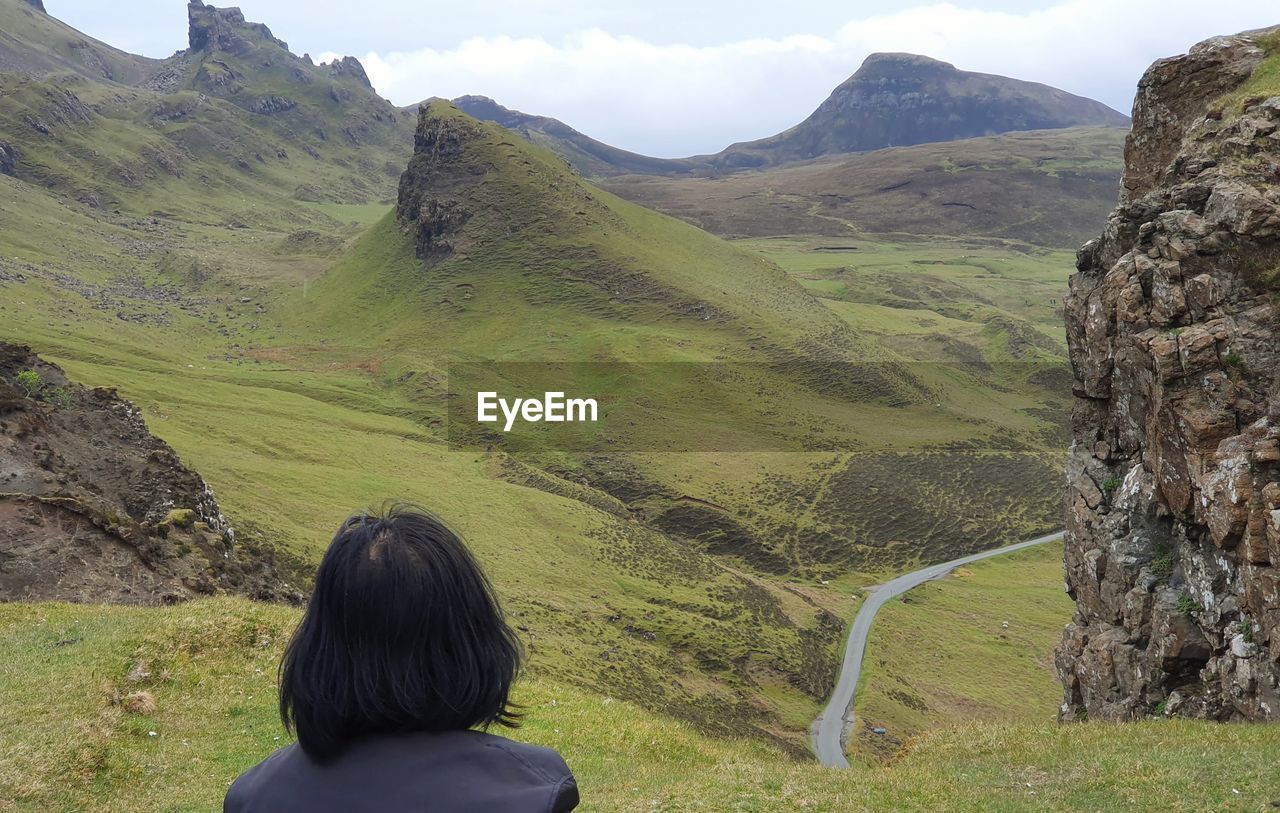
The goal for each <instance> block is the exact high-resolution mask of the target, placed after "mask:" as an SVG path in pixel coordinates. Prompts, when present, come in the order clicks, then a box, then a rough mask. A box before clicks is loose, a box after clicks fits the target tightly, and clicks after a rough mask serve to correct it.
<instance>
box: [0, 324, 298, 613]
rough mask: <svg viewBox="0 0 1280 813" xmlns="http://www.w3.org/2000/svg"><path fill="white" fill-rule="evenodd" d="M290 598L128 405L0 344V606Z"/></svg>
mask: <svg viewBox="0 0 1280 813" xmlns="http://www.w3.org/2000/svg"><path fill="white" fill-rule="evenodd" d="M216 592H233V593H239V594H242V595H247V596H250V597H253V598H258V599H264V600H277V601H279V600H286V601H297V600H300V599H301V594H300V593H299V591H297V590H296V589H294V588H292V587H291V586H290V585H288V584H287V583H286V582H285V581H284V579H283V578H281V576H280V575H279V568H278V567H277V562H276V559H275V556H274V555H273V554H272V553H271V552H269V551H267V550H262V549H258V548H256V547H249V546H246V545H242V544H238V543H237V541H236V538H235V532H234V530H233V529H232V526H231V524H230V523H229V522H228V520H227V518H226V517H225V516H223V514H222V512H221V510H220V509H219V507H218V503H217V500H216V499H215V498H214V495H213V491H212V490H211V489H210V488H209V486H208V484H206V483H205V482H204V480H203V479H201V478H200V476H199V475H198V474H196V473H195V472H193V471H191V470H190V469H188V468H187V467H186V466H184V465H183V464H182V461H181V460H179V459H178V456H177V455H176V454H175V453H174V451H173V450H172V449H171V448H169V446H168V444H166V443H165V442H164V441H162V440H160V439H159V438H157V437H155V436H154V435H152V434H151V433H150V432H149V431H148V430H147V427H146V424H145V423H144V422H143V420H142V416H141V414H140V413H139V411H138V410H137V408H136V407H134V406H133V405H132V404H131V403H129V402H128V401H125V400H122V399H121V398H119V397H117V396H116V393H115V391H114V390H110V389H103V388H99V389H92V390H90V389H86V388H84V387H81V386H79V385H77V384H75V383H73V382H71V381H69V380H68V379H67V377H66V375H64V374H63V372H62V370H61V369H59V368H58V367H57V366H55V365H53V364H49V363H47V362H44V361H42V360H41V359H40V358H38V357H37V356H36V355H35V354H34V353H32V352H31V351H30V350H29V349H27V348H25V347H20V346H16V345H9V344H3V343H0V600H7V601H13V600H29V601H37V600H56V601H83V602H93V601H104V602H120V603H128V604H160V603H172V602H176V601H183V600H186V599H189V598H193V597H195V596H197V595H203V594H211V593H216Z"/></svg>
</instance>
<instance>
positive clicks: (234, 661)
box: [0, 599, 1280, 813]
mask: <svg viewBox="0 0 1280 813" xmlns="http://www.w3.org/2000/svg"><path fill="white" fill-rule="evenodd" d="M296 619H297V614H296V611H294V610H289V609H284V608H278V607H269V606H264V605H259V604H251V603H248V602H244V601H233V600H228V599H218V600H206V601H201V602H197V603H194V604H189V605H185V606H181V607H174V608H166V609H160V610H140V609H127V608H96V607H69V606H66V605H3V606H0V649H2V650H3V651H4V652H5V653H6V657H5V659H4V660H3V662H0V692H3V694H4V696H5V698H6V701H7V702H6V703H4V704H3V706H0V732H2V733H0V806H2V807H4V808H5V809H7V810H13V811H17V813H27V811H41V812H43V811H71V810H96V811H102V813H117V812H118V813H124V811H128V813H151V812H152V811H155V813H159V812H160V811H165V812H166V813H186V811H205V810H210V809H217V807H218V805H219V803H220V800H221V798H222V795H223V794H224V793H225V792H226V788H227V785H228V784H229V783H230V782H231V780H232V779H234V778H235V776H236V775H237V774H238V773H239V772H240V771H242V770H244V769H245V768H247V767H249V766H250V765H252V764H253V763H254V762H256V761H257V760H259V759H261V758H262V757H264V756H265V755H266V754H268V753H269V752H270V751H272V750H273V749H275V748H278V747H280V746H281V745H283V744H284V743H286V742H287V738H286V737H285V736H284V734H283V732H282V731H281V730H280V727H279V723H278V721H277V720H276V717H275V708H276V695H275V692H274V689H273V682H274V672H275V669H276V663H277V660H276V659H277V656H278V653H279V651H280V648H281V644H282V640H283V639H284V637H285V636H287V634H288V632H289V631H290V630H291V628H292V626H293V624H294V623H296ZM131 675H132V676H133V677H132V678H131V677H130V676H131ZM135 692H147V693H149V694H150V695H151V697H152V698H153V700H154V704H155V709H154V711H151V712H145V711H144V712H141V713H139V712H130V711H128V710H127V705H128V704H129V702H130V696H131V695H133V694H134V693H135ZM516 695H517V697H516V699H517V700H518V701H519V702H521V703H523V704H524V705H525V706H526V710H527V713H528V717H527V722H526V724H525V727H524V728H523V729H522V730H521V731H520V732H518V733H517V734H516V736H518V737H522V738H527V739H530V740H532V741H535V742H538V743H541V744H546V745H550V746H552V747H554V748H557V749H559V750H560V751H561V753H563V754H564V756H565V757H566V759H567V761H568V762H569V764H570V766H571V767H572V768H573V769H574V770H575V772H576V773H577V775H578V779H579V784H580V787H581V789H582V793H583V805H582V807H581V809H582V810H583V811H585V813H590V812H591V811H652V810H662V811H670V813H712V812H713V811H714V813H723V811H728V810H735V811H758V812H759V813H765V812H766V811H777V810H812V811H819V813H823V812H825V811H830V812H831V813H835V811H840V813H849V812H850V811H882V810H901V811H926V810H927V811H935V810H955V811H970V810H991V811H1023V810H1025V811H1032V810H1035V811H1046V810H1047V811H1069V810H1098V811H1111V810H1114V811H1130V810H1170V811H1199V810H1224V811H1253V810H1262V809H1266V808H1267V806H1268V805H1269V804H1270V803H1271V802H1272V801H1273V800H1274V799H1275V796H1276V788H1277V787H1278V786H1280V768H1278V767H1277V765H1276V763H1275V760H1274V758H1273V754H1274V752H1275V749H1276V748H1277V747H1280V728H1277V727H1275V726H1222V725H1215V724H1212V723H1196V722H1186V721H1153V722H1148V723H1137V724H1129V725H1122V726H1119V725H1106V724H1098V723H1082V724H1076V725H1071V726H1057V725H1054V724H1052V723H1041V724H1018V725H1009V724H995V723H971V724H966V725H960V726H956V727H953V728H947V729H942V730H939V731H936V732H933V733H931V734H928V735H926V736H924V737H922V738H921V739H920V740H919V741H918V742H916V743H915V744H914V745H913V747H912V748H911V749H910V752H909V753H907V754H906V755H905V756H903V757H902V758H901V759H900V760H899V761H897V762H896V763H894V764H893V765H891V766H888V767H880V766H875V767H872V766H866V765H860V764H855V766H854V767H853V768H852V769H850V770H849V771H845V772H833V771H831V770H828V769H823V768H819V767H817V766H816V765H804V764H797V763H794V762H790V761H788V760H786V759H785V758H784V757H783V756H782V755H781V754H779V753H777V752H775V751H773V750H771V749H770V748H768V747H767V746H764V745H761V744H759V743H756V742H750V741H737V740H721V739H710V738H707V737H705V736H703V735H701V734H699V733H697V732H696V731H694V730H693V729H691V728H689V727H688V726H687V725H685V724H683V723H680V722H677V721H674V720H672V719H670V718H669V717H667V716H665V715H661V714H653V713H651V712H647V711H642V710H640V709H639V708H637V707H636V706H634V705H632V704H630V703H627V702H625V701H622V700H618V699H613V698H611V697H609V696H607V695H601V694H594V693H588V692H582V691H581V690H578V689H575V688H573V687H570V686H566V685H564V684H562V683H560V682H558V681H556V680H555V679H552V678H550V677H548V676H539V675H534V676H531V677H530V678H528V679H526V680H524V681H523V682H522V683H521V684H520V686H519V688H518V691H517V693H516Z"/></svg>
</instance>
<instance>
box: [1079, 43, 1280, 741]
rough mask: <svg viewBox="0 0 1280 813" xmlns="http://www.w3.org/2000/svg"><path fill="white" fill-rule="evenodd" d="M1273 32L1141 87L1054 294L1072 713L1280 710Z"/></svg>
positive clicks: (1279, 216) (1222, 46)
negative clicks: (1096, 221) (1062, 303)
mask: <svg viewBox="0 0 1280 813" xmlns="http://www.w3.org/2000/svg"><path fill="white" fill-rule="evenodd" d="M1277 32H1280V29H1271V30H1270V31H1268V32H1251V33H1248V34H1242V35H1237V36H1234V37H1220V38H1216V39H1213V40H1208V41H1206V42H1204V43H1201V44H1200V45H1198V46H1196V47H1195V48H1194V49H1192V51H1191V52H1190V53H1189V54H1187V55H1185V56H1181V57H1175V58H1172V59H1166V60H1161V61H1160V62H1157V63H1156V64H1155V65H1153V66H1152V67H1151V68H1150V69H1149V70H1148V71H1147V73H1146V75H1145V76H1144V77H1143V79H1142V82H1141V83H1140V85H1139V91H1138V96H1137V101H1136V103H1135V107H1134V116H1133V121H1134V129H1133V132H1132V134H1131V135H1130V136H1129V140H1128V143H1127V145H1126V173H1125V180H1124V188H1123V190H1122V195H1121V202H1120V205H1119V207H1118V208H1117V209H1116V210H1115V211H1114V212H1113V213H1112V215H1111V216H1110V218H1109V220H1108V223H1107V226H1106V230H1105V232H1104V233H1103V235H1102V236H1101V237H1100V238H1098V239H1096V240H1093V241H1090V242H1089V243H1087V244H1085V246H1084V247H1083V248H1082V249H1081V250H1080V253H1079V255H1078V258H1077V269H1078V271H1077V273H1076V274H1075V275H1074V276H1073V277H1072V278H1071V281H1070V294H1069V296H1068V298H1067V300H1066V326H1067V339H1068V345H1069V348H1070V353H1071V362H1072V367H1073V370H1074V374H1075V384H1074V394H1075V396H1076V399H1075V407H1074V410H1073V416H1072V430H1073V443H1072V446H1071V449H1070V452H1069V456H1068V462H1067V479H1068V498H1067V499H1068V506H1067V543H1066V582H1067V589H1068V592H1069V593H1070V594H1071V595H1072V596H1073V598H1074V599H1075V601H1076V613H1075V617H1074V618H1073V620H1072V623H1071V624H1070V625H1069V626H1068V627H1067V629H1066V632H1065V633H1064V637H1063V642H1062V644H1061V646H1060V647H1059V649H1058V652H1057V668H1058V672H1059V675H1060V677H1061V679H1062V681H1063V684H1064V687H1065V697H1064V702H1063V706H1062V711H1061V716H1062V718H1063V719H1076V718H1080V717H1085V716H1087V717H1089V718H1092V719H1099V718H1101V719H1112V720H1131V719H1136V718H1140V717H1144V716H1148V715H1152V714H1168V715H1179V716H1190V717H1201V718H1208V719H1214V720H1274V719H1280V595H1278V593H1280V342H1278V339H1280V314H1278V312H1277V307H1276V304H1277V300H1276V294H1277V291H1276V286H1277V284H1278V282H1280V280H1278V279H1277V277H1278V276H1280V186H1278V185H1277V184H1280V175H1278V174H1277V167H1278V166H1280V157H1278V156H1280V141H1278V140H1277V138H1276V135H1275V134H1276V132H1277V127H1278V126H1280V97H1276V98H1270V97H1263V98H1245V99H1239V100H1237V99H1236V98H1235V97H1236V95H1238V94H1237V91H1238V90H1239V89H1240V88H1241V87H1242V86H1243V85H1244V83H1245V82H1246V81H1248V80H1249V79H1250V77H1251V76H1252V75H1253V74H1254V72H1255V71H1256V70H1257V69H1258V67H1259V66H1260V65H1262V64H1263V63H1264V61H1265V60H1266V59H1268V58H1269V55H1268V51H1267V48H1266V46H1267V45H1268V44H1269V43H1272V42H1273V41H1274V39H1275V37H1276V33H1277Z"/></svg>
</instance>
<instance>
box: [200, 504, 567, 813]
mask: <svg viewBox="0 0 1280 813" xmlns="http://www.w3.org/2000/svg"><path fill="white" fill-rule="evenodd" d="M520 657H521V652H520V645H519V642H518V640H517V638H516V636H515V633H514V632H512V630H511V628H510V627H508V626H507V623H506V621H505V620H504V619H503V616H502V611H501V609H500V608H499V606H498V602H497V599H496V598H495V596H494V594H493V590H492V588H491V587H490V586H489V582H488V580H487V579H486V578H485V576H484V573H483V571H481V569H480V566H479V565H478V564H477V563H476V561H475V560H474V559H473V558H472V556H471V554H470V552H469V551H468V550H467V548H466V546H465V545H464V544H463V543H462V540H460V539H459V538H458V537H457V536H456V535H455V534H454V533H453V532H452V531H450V530H449V529H448V528H447V527H446V526H445V525H444V523H443V522H441V521H440V520H439V519H437V518H436V517H434V516H432V515H430V514H428V513H426V512H424V511H420V510H417V509H412V508H403V507H397V508H394V509H392V510H390V511H389V512H387V513H386V514H385V515H383V516H371V515H368V514H358V515H356V516H353V517H351V518H350V519H348V520H347V521H346V522H345V523H343V525H342V527H341V528H340V529H339V530H338V533H337V536H335V537H334V539H333V543H332V544H331V545H330V546H329V550H328V551H327V552H326V553H325V555H324V559H323V560H322V561H321V563H320V570H319V572H318V573H317V574H316V585H315V592H314V593H313V594H312V596H311V601H310V603H309V604H308V606H307V611H306V614H305V615H304V616H303V619H302V623H301V624H300V625H299V627H298V630H297V632H295V633H294V636H293V640H292V641H290V642H289V646H288V649H287V650H286V651H285V656H284V661H283V663H282V664H281V669H280V714H281V717H282V719H283V720H284V724H285V727H286V728H289V729H291V730H293V731H295V732H296V733H297V737H298V741H297V743H295V744H293V745H290V746H288V747H286V748H283V749H281V750H279V751H277V752H275V753H274V754H272V755H271V756H269V757H267V758H266V759H265V760H263V761H262V762H261V763H259V764H258V765H257V766H255V767H254V768H251V769H250V770H249V771H248V772H246V773H245V774H244V775H243V776H241V777H240V778H239V779H237V780H236V781H235V783H234V784H233V785H232V786H231V789H230V790H229V791H228V792H227V798H226V802H225V803H224V806H223V810H224V813H328V812H329V811H335V812H336V811H343V812H344V813H346V812H347V811H382V812H383V813H400V812H401V811H404V812H405V813H409V811H412V813H462V811H468V813H470V812H471V811H476V812H477V813H478V812H479V811H485V812H486V813H564V811H569V810H573V809H574V808H575V807H576V806H577V804H578V790H577V785H576V784H575V782H574V779H573V775H572V774H571V773H570V772H569V768H568V766H566V765H565V763H564V760H562V759H561V758H560V757H559V755H557V754H556V753H555V752H554V751H551V750H549V749H546V748H539V747H536V746H532V745H524V744H522V743H517V742H513V741H511V740H508V739H504V738H502V737H498V736H494V735H492V734H488V733H484V732H482V731H478V730H475V729H486V728H488V727H489V726H491V725H493V724H495V723H496V724H498V725H502V726H507V727H515V726H516V725H518V723H519V714H517V713H516V712H515V711H514V710H513V708H512V706H511V703H510V701H509V699H508V695H509V693H510V690H511V684H512V682H513V681H514V680H515V677H516V674H517V672H518V671H519V667H520Z"/></svg>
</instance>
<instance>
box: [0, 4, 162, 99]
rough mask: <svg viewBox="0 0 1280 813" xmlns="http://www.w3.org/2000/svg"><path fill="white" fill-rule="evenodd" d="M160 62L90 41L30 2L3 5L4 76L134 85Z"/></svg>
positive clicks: (0, 47) (0, 63)
mask: <svg viewBox="0 0 1280 813" xmlns="http://www.w3.org/2000/svg"><path fill="white" fill-rule="evenodd" d="M156 63H157V60H154V59H148V58H146V57H140V56H135V55H133V54H128V53H125V52H124V51H120V50H118V49H116V48H112V47H111V46H110V45H107V44H106V43H104V42H99V41H98V40H95V39H94V38H93V37H88V36H85V35H84V34H82V33H81V32H79V31H77V30H75V29H74V28H72V27H71V26H69V25H66V24H65V23H63V22H61V21H59V20H57V19H55V18H53V17H51V16H49V15H48V14H45V13H43V12H41V11H39V10H38V9H36V8H34V7H32V5H31V4H30V3H28V2H27V0H3V2H0V71H4V72H7V73H8V72H14V73H26V74H31V75H36V76H45V75H48V74H52V73H72V74H77V75H79V76H83V77H87V78H89V79H92V80H94V81H103V80H106V81H108V82H112V83H118V84H121V85H132V84H135V83H136V82H139V81H141V80H142V79H143V78H144V77H146V76H147V75H148V74H149V73H150V72H151V71H152V70H153V69H154V68H155V66H156Z"/></svg>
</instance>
